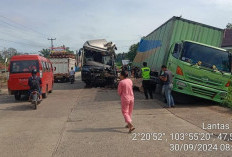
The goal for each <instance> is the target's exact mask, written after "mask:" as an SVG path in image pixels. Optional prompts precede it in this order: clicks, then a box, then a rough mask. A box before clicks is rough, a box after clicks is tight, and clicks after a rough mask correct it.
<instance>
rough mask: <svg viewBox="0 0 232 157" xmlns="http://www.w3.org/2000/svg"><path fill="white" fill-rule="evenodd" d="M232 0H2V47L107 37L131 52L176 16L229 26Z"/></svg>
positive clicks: (73, 43) (27, 49) (78, 43)
mask: <svg viewBox="0 0 232 157" xmlns="http://www.w3.org/2000/svg"><path fill="white" fill-rule="evenodd" d="M231 15H232V0H205V1H203V0H162V1H161V0H1V1H0V50H3V49H4V48H9V47H13V48H16V49H17V50H18V51H19V52H23V53H38V51H40V50H42V49H43V48H49V47H50V44H51V43H50V41H49V40H48V38H56V40H55V41H54V46H61V45H65V46H67V47H70V49H71V50H74V51H76V50H79V49H80V48H81V47H82V46H83V44H84V43H85V41H87V40H93V39H106V40H107V41H113V42H114V43H116V45H117V47H118V51H117V53H122V52H127V51H128V49H129V47H130V45H132V44H135V43H137V42H139V41H140V39H141V37H143V36H146V35H147V34H149V33H150V32H152V31H153V30H154V29H156V28H157V27H158V26H160V25H161V24H163V23H164V22H165V21H167V20H168V19H170V18H171V17H173V16H182V17H183V18H185V19H189V20H193V21H197V22H200V23H204V24H207V25H211V26H215V27H219V28H225V27H226V25H227V23H229V22H230V23H232V16H231Z"/></svg>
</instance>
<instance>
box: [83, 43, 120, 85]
mask: <svg viewBox="0 0 232 157" xmlns="http://www.w3.org/2000/svg"><path fill="white" fill-rule="evenodd" d="M116 49H117V48H116V45H115V44H114V43H112V42H107V41H106V40H105V39H98V40H89V41H86V42H85V44H84V45H83V48H82V49H81V51H82V52H81V56H82V57H81V58H82V67H81V78H82V81H83V82H85V83H86V85H88V86H106V85H113V86H115V85H116V83H117V70H116V66H115V64H114V60H115V50H116Z"/></svg>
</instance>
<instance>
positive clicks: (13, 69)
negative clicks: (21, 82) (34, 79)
mask: <svg viewBox="0 0 232 157" xmlns="http://www.w3.org/2000/svg"><path fill="white" fill-rule="evenodd" d="M33 69H36V70H37V71H39V62H38V61H37V60H22V61H12V62H11V63H10V73H31V71H32V70H33Z"/></svg>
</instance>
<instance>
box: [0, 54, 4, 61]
mask: <svg viewBox="0 0 232 157" xmlns="http://www.w3.org/2000/svg"><path fill="white" fill-rule="evenodd" d="M3 62H4V59H3V57H2V54H0V63H3Z"/></svg>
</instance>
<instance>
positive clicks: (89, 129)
mask: <svg viewBox="0 0 232 157" xmlns="http://www.w3.org/2000/svg"><path fill="white" fill-rule="evenodd" d="M119 129H124V130H125V131H120V130H119ZM68 132H74V133H86V132H90V133H91V132H116V133H128V132H126V129H125V128H124V127H113V128H85V129H80V130H68Z"/></svg>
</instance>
